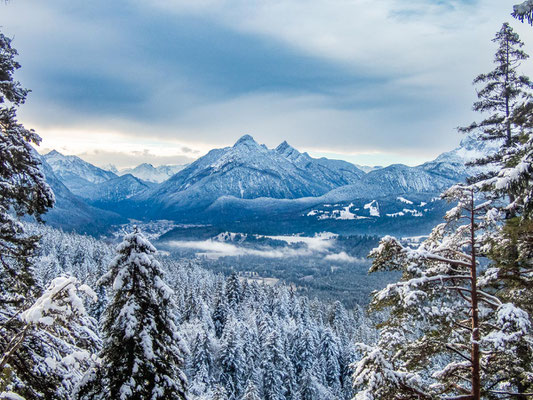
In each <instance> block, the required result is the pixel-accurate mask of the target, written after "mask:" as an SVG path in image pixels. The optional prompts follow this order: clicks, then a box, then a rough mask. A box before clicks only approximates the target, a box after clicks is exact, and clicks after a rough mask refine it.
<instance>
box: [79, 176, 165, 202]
mask: <svg viewBox="0 0 533 400" xmlns="http://www.w3.org/2000/svg"><path fill="white" fill-rule="evenodd" d="M154 186H157V184H153V183H151V182H145V181H143V180H141V179H139V178H136V177H134V176H133V175H131V174H126V175H122V176H118V177H116V178H114V179H110V180H108V181H105V182H101V183H99V184H97V185H94V186H93V187H92V188H91V189H90V190H87V191H86V192H85V193H84V194H83V198H84V199H86V200H87V201H89V202H90V203H92V204H108V203H117V202H120V201H122V200H126V199H129V198H130V197H132V196H135V195H137V194H139V193H142V192H144V191H146V190H148V189H150V188H153V187H154Z"/></svg>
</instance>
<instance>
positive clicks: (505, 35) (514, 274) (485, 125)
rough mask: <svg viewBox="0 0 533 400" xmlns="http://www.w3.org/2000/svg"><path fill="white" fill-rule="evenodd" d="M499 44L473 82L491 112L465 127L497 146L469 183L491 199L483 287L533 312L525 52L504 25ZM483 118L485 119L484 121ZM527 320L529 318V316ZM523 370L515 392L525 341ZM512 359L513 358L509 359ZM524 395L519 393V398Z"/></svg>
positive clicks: (523, 384) (531, 144)
mask: <svg viewBox="0 0 533 400" xmlns="http://www.w3.org/2000/svg"><path fill="white" fill-rule="evenodd" d="M494 41H495V42H496V43H498V45H499V47H498V51H497V52H496V56H495V62H496V65H497V68H496V69H495V70H494V71H492V72H491V73H489V74H487V75H480V77H478V78H477V80H478V81H480V82H484V83H486V86H485V88H483V89H482V91H481V92H480V94H479V96H480V101H479V102H478V103H476V104H475V105H474V109H475V110H477V111H489V112H492V113H493V115H492V116H491V117H489V118H488V119H487V120H485V121H483V122H482V123H480V124H477V126H476V124H474V125H472V126H471V127H472V129H471V127H469V128H466V129H465V130H466V131H471V130H472V131H473V132H475V133H476V134H477V137H478V139H479V140H481V141H493V140H499V142H497V143H499V144H500V146H499V148H498V150H497V151H496V152H495V153H494V154H493V155H491V156H490V157H486V158H485V159H483V160H479V161H478V162H477V164H479V165H482V164H489V165H492V166H493V167H494V168H493V169H492V170H491V172H490V173H488V174H484V175H480V176H478V177H476V179H474V180H473V182H474V186H475V187H476V188H479V189H481V190H483V191H484V193H485V195H486V196H487V197H488V198H490V199H493V200H496V201H495V202H494V205H495V209H493V210H491V213H492V214H493V217H494V219H495V220H496V221H495V223H494V225H493V226H492V229H490V230H487V231H486V232H485V248H486V249H487V250H488V251H487V253H488V255H489V257H490V259H491V265H490V269H489V271H490V275H488V276H487V279H484V280H483V281H482V285H483V287H485V288H487V289H488V290H491V291H493V292H494V293H496V294H497V295H498V297H499V298H500V299H502V301H504V302H509V303H513V304H515V305H516V306H518V307H519V308H521V309H523V310H525V311H527V312H528V313H529V315H530V316H531V315H533V307H532V306H531V304H532V301H533V279H532V277H531V274H530V271H531V263H530V260H531V256H532V253H533V250H532V249H533V234H532V232H533V179H532V177H533V135H532V128H533V112H532V111H533V102H532V100H531V99H532V97H531V91H530V90H529V89H531V87H532V85H531V82H530V81H529V78H527V77H525V76H522V75H519V74H518V67H519V66H520V63H521V61H523V60H526V59H527V58H528V55H527V54H526V53H524V52H523V51H522V50H521V49H522V47H523V43H522V41H521V40H520V38H519V37H518V35H517V34H516V33H514V32H513V30H512V28H510V27H509V25H508V24H504V25H503V27H502V29H501V30H500V32H498V34H497V35H496V38H495V39H494ZM487 121H488V122H487ZM529 323H530V324H531V320H530V321H529ZM515 357H517V359H518V360H520V361H519V362H517V364H519V365H522V367H521V368H523V371H520V368H518V367H517V368H518V369H517V368H514V369H513V370H514V371H515V372H516V373H515V375H514V378H513V379H511V381H512V382H511V384H512V386H513V387H515V388H516V390H517V391H518V392H519V393H525V392H529V391H530V390H531V388H533V386H532V383H533V380H532V379H531V377H529V375H528V374H527V373H526V371H527V370H528V369H530V368H531V367H532V365H533V360H532V358H531V354H530V350H529V346H528V345H526V344H525V343H524V344H521V345H518V351H517V352H515ZM511 364H513V363H511ZM522 398H524V396H523V397H522Z"/></svg>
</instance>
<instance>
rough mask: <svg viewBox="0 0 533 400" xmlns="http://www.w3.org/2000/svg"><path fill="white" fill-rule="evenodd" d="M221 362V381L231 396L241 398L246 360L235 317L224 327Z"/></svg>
mask: <svg viewBox="0 0 533 400" xmlns="http://www.w3.org/2000/svg"><path fill="white" fill-rule="evenodd" d="M220 363H221V367H222V377H221V381H222V383H223V384H224V386H225V387H226V388H227V389H228V394H230V398H239V397H240V395H241V394H242V391H243V390H244V384H245V374H246V360H245V357H244V352H243V343H242V339H241V335H240V327H239V324H238V323H237V322H236V320H235V318H234V317H232V318H231V319H230V320H229V321H228V323H227V324H226V327H225V329H224V335H223V337H222V346H221V355H220Z"/></svg>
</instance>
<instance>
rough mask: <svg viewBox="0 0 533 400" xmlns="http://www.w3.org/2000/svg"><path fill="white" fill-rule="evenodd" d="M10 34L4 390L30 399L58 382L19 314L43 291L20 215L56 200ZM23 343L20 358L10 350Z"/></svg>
mask: <svg viewBox="0 0 533 400" xmlns="http://www.w3.org/2000/svg"><path fill="white" fill-rule="evenodd" d="M16 55H17V51H16V50H15V49H14V48H13V47H12V46H11V39H9V38H8V37H6V36H5V35H4V34H2V33H0V355H1V357H2V364H1V367H0V389H1V387H2V386H7V385H9V384H11V383H13V384H14V385H15V386H16V387H17V388H18V389H19V390H21V391H22V392H24V393H25V396H27V397H28V398H29V399H31V398H36V397H38V396H42V395H49V396H52V393H54V387H53V384H50V383H49V382H46V377H45V374H44V372H42V371H40V370H39V369H38V368H36V365H35V357H36V356H37V355H41V356H42V355H43V354H45V349H44V348H43V347H42V346H41V343H40V341H39V340H37V339H35V340H32V339H30V338H27V337H26V334H27V333H28V329H29V328H28V327H27V325H25V324H24V323H23V322H22V321H21V320H20V319H19V318H17V316H18V314H19V313H20V312H21V311H22V310H24V309H25V308H27V307H29V306H30V305H31V304H32V303H33V302H34V301H35V300H36V298H37V297H38V296H39V295H40V286H39V285H38V284H37V282H36V279H35V276H34V271H33V267H32V260H31V256H32V255H33V253H34V250H35V248H36V244H37V241H38V237H37V236H32V235H28V234H27V233H26V232H25V230H24V227H23V225H22V224H21V222H20V221H19V219H20V217H21V216H23V215H30V216H33V217H35V218H36V219H37V220H40V216H41V215H42V214H43V213H45V212H46V211H47V210H48V209H49V208H50V207H52V206H53V203H54V195H53V193H52V191H51V189H50V187H49V186H48V185H47V184H46V182H45V178H44V175H43V174H42V172H41V170H40V160H39V157H38V155H37V153H36V152H35V150H33V148H32V144H34V145H39V143H40V142H41V138H40V137H39V136H38V135H37V134H36V133H35V132H34V131H33V130H28V129H26V128H25V127H24V126H23V125H22V124H20V123H19V122H18V121H17V117H16V111H17V107H18V106H20V105H21V104H23V103H24V101H25V99H26V95H27V94H28V90H26V89H24V88H22V87H21V85H20V83H19V82H18V81H15V80H14V77H13V74H14V72H15V71H16V70H17V69H18V68H20V65H19V63H18V62H17V61H15V57H16ZM14 341H15V342H16V343H18V345H17V353H16V357H13V356H12V354H11V353H10V349H11V348H12V347H11V346H12V345H13V343H14Z"/></svg>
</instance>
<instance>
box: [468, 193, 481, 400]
mask: <svg viewBox="0 0 533 400" xmlns="http://www.w3.org/2000/svg"><path fill="white" fill-rule="evenodd" d="M470 209H471V211H470V212H471V214H470V240H471V246H472V263H471V266H470V276H471V282H472V287H471V290H472V295H471V298H470V302H471V303H470V306H471V310H472V339H471V340H472V349H471V356H470V358H471V360H472V399H473V400H480V399H481V379H480V366H479V340H480V334H479V316H478V299H477V271H476V246H475V244H476V242H475V232H476V225H475V224H476V221H475V210H474V192H473V191H472V197H471V202H470Z"/></svg>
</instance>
